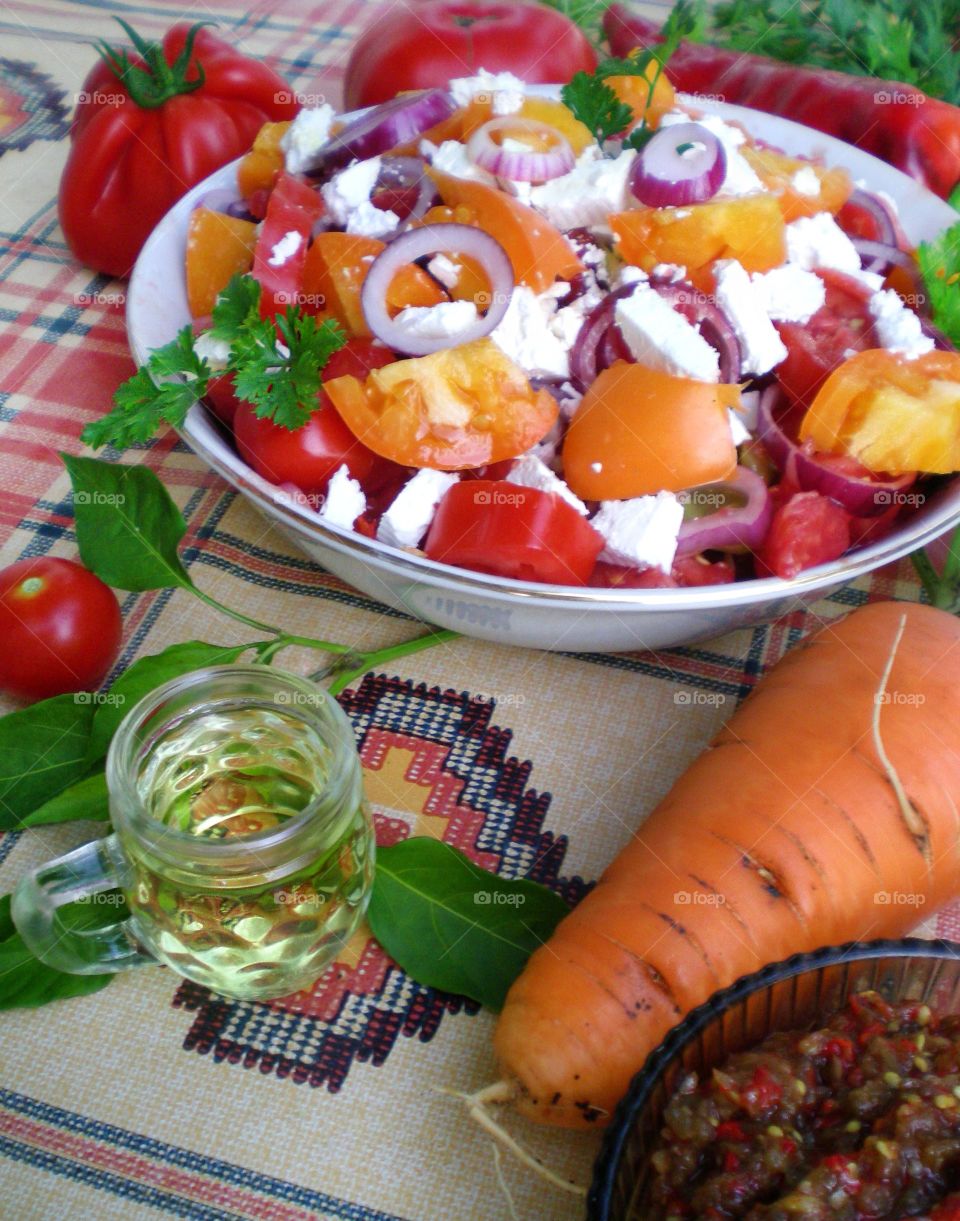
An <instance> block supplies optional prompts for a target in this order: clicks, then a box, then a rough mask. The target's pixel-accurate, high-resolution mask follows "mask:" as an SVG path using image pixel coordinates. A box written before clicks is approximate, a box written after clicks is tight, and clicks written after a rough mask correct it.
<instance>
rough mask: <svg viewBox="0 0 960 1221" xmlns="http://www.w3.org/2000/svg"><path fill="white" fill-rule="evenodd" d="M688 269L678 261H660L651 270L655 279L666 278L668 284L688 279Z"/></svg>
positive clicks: (651, 274)
mask: <svg viewBox="0 0 960 1221" xmlns="http://www.w3.org/2000/svg"><path fill="white" fill-rule="evenodd" d="M686 275H687V269H686V267H681V266H680V265H679V264H678V263H658V264H657V265H656V267H654V269H653V271H651V272H650V276H651V278H652V279H654V280H666V281H667V283H668V284H677V283H679V282H680V281H681V280H684V279H686Z"/></svg>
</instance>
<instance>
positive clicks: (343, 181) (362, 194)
mask: <svg viewBox="0 0 960 1221" xmlns="http://www.w3.org/2000/svg"><path fill="white" fill-rule="evenodd" d="M379 176H380V158H379V157H370V158H368V159H367V160H366V161H354V163H353V164H352V165H348V166H347V168H346V169H345V170H341V171H340V173H339V174H335V175H334V176H333V178H331V179H330V181H329V182H326V183H324V185H323V187H322V188H321V191H320V193H321V194H322V195H323V202H324V203H325V204H326V205H327V212H328V213H329V214H330V219H331V220H332V221H334V223H335V224H338V225H346V224H347V222H348V221H349V219H350V216H351V214H352V213H353V212H355V211H356V209H357V208H359V207H360V205H361V204H365V203H369V202H370V196H371V194H372V192H373V188H374V187H375V186H376V185H377V179H378V178H379Z"/></svg>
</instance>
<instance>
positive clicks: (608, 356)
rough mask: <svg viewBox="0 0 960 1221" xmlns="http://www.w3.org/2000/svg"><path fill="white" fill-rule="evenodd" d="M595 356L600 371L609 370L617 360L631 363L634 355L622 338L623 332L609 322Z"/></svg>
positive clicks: (613, 323)
mask: <svg viewBox="0 0 960 1221" xmlns="http://www.w3.org/2000/svg"><path fill="white" fill-rule="evenodd" d="M597 356H598V360H599V362H600V368H601V369H609V368H610V366H611V365H612V364H615V363H616V362H617V361H618V360H626V361H630V362H631V363H633V361H634V355H633V353H632V352H631V351H630V348H629V347H628V345H627V341H626V340H625V339H624V337H623V331H621V330H620V328H619V327H618V326H617V324H616V323H615V322H611V323H610V325H609V326H608V327H607V329H606V330H605V331H604V333H603V337H602V338H601V340H600V346H599V348H598V350H597Z"/></svg>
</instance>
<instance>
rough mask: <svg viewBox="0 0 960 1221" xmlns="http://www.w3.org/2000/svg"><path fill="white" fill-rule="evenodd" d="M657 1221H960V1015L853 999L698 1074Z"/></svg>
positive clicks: (652, 1217)
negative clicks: (905, 1220)
mask: <svg viewBox="0 0 960 1221" xmlns="http://www.w3.org/2000/svg"><path fill="white" fill-rule="evenodd" d="M651 1163H652V1172H653V1181H652V1186H651V1189H650V1191H649V1197H648V1204H647V1207H646V1208H645V1209H644V1211H643V1214H642V1215H643V1218H644V1221H674V1219H677V1221H679V1219H681V1218H682V1219H686V1218H700V1219H702V1221H720V1219H722V1218H747V1219H748V1221H761V1219H762V1221H796V1218H804V1219H805V1221H827V1219H828V1218H829V1219H830V1221H861V1219H863V1221H865V1219H866V1218H870V1219H871V1221H873V1219H877V1221H879V1219H881V1218H899V1217H924V1218H928V1219H929V1221H960V1015H952V1014H951V1015H941V1014H937V1013H935V1012H933V1011H932V1010H931V1009H930V1008H929V1007H928V1006H927V1005H923V1004H919V1003H917V1002H904V1003H900V1004H896V1005H891V1004H888V1003H887V1002H886V1001H885V1000H883V998H882V997H881V996H879V995H878V994H877V993H876V992H864V993H861V994H859V995H857V996H854V997H852V998H851V999H850V1001H849V1002H848V1003H847V1005H846V1007H845V1008H844V1009H843V1010H841V1011H840V1012H839V1013H836V1014H834V1015H833V1016H832V1017H831V1018H830V1019H829V1020H828V1021H827V1022H826V1024H825V1025H824V1026H823V1027H822V1028H821V1029H818V1030H815V1031H813V1032H812V1033H811V1032H802V1031H792V1032H786V1033H776V1034H772V1035H770V1036H768V1037H767V1038H766V1039H764V1041H763V1042H762V1043H760V1044H758V1045H757V1046H756V1047H754V1048H752V1049H751V1050H750V1051H744V1052H739V1053H737V1054H735V1055H732V1056H729V1057H728V1058H727V1059H726V1061H724V1062H723V1063H722V1064H721V1065H720V1067H718V1068H715V1069H714V1070H713V1072H712V1073H711V1075H710V1076H709V1077H708V1078H705V1079H704V1080H702V1081H701V1080H699V1079H698V1078H697V1075H696V1074H690V1075H689V1076H687V1077H686V1078H684V1079H683V1081H682V1082H681V1084H680V1087H679V1089H678V1091H677V1092H676V1094H675V1095H674V1096H673V1098H672V1099H671V1100H670V1102H669V1104H668V1105H667V1108H666V1110H665V1112H664V1123H663V1130H662V1133H661V1140H660V1144H659V1145H658V1147H657V1149H656V1151H655V1152H654V1153H653V1156H652V1158H651Z"/></svg>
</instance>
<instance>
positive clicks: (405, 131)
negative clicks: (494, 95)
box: [316, 89, 456, 170]
mask: <svg viewBox="0 0 960 1221" xmlns="http://www.w3.org/2000/svg"><path fill="white" fill-rule="evenodd" d="M455 109H456V107H455V106H454V103H453V99H452V98H451V97H450V94H449V93H447V91H446V90H445V89H426V90H424V91H423V92H421V93H407V94H404V95H403V96H401V97H397V98H393V99H392V101H389V102H384V103H383V104H382V105H381V106H375V107H374V108H373V110H371V111H370V112H369V113H368V114H365V115H361V117H360V118H359V119H354V121H353V122H352V123H348V124H347V126H346V127H345V128H344V129H343V130H342V131H339V132H337V134H336V135H335V136H331V137H330V139H329V140H328V141H327V143H326V144H325V145H324V146H323V148H322V149H321V150H320V152H319V153H318V154H317V159H316V160H317V169H318V170H323V169H329V168H330V167H336V166H341V165H347V164H348V163H349V162H350V161H365V160H366V159H367V158H368V157H376V156H379V154H380V153H385V152H388V151H389V150H390V149H391V148H396V146H397V145H398V144H408V143H409V142H410V141H411V140H415V139H416V138H417V137H418V136H422V135H423V133H424V132H425V131H428V130H429V129H430V128H431V127H433V126H435V124H437V123H442V122H443V120H444V119H447V118H449V117H450V115H451V114H453V112H454V110H455Z"/></svg>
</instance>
